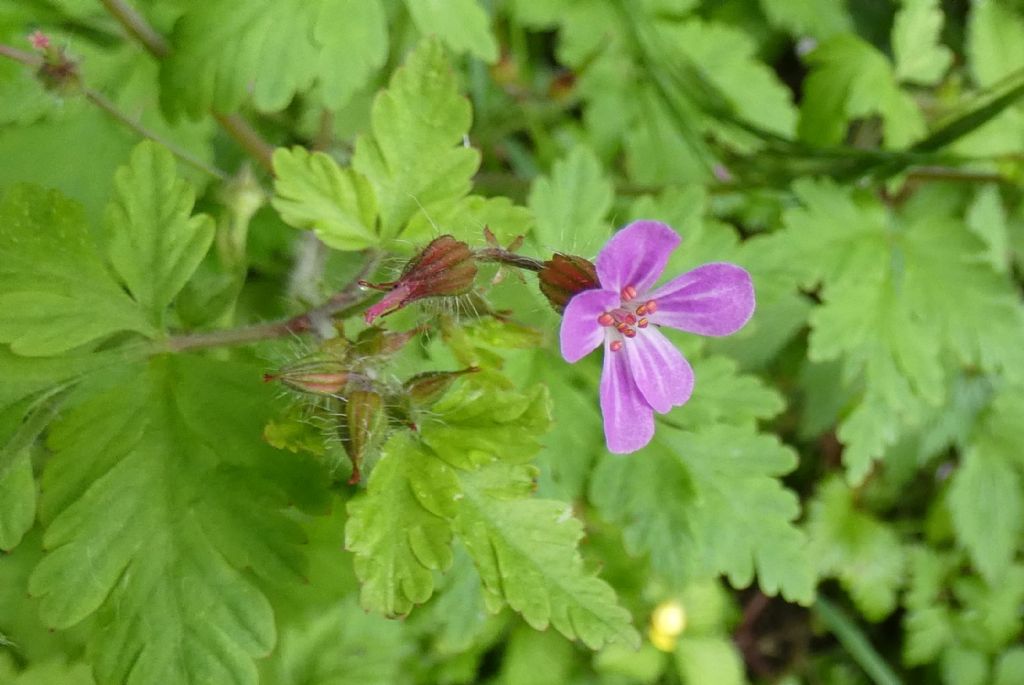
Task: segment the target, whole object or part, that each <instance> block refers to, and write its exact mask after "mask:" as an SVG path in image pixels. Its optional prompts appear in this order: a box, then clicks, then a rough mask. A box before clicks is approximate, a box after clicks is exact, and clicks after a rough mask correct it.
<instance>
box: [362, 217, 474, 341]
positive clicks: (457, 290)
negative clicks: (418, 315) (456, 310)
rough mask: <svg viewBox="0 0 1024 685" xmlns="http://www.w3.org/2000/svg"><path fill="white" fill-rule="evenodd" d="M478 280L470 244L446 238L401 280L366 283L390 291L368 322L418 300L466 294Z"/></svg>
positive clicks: (417, 260) (418, 257) (369, 311)
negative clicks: (476, 279) (376, 283)
mask: <svg viewBox="0 0 1024 685" xmlns="http://www.w3.org/2000/svg"><path fill="white" fill-rule="evenodd" d="M475 278H476V260H475V259H474V258H473V252H472V251H471V250H470V249H469V245H467V244H466V243H464V242H462V241H460V240H456V239H455V238H453V237H452V236H450V235H443V236H441V237H440V238H435V239H434V240H433V241H431V243H430V244H429V245H427V247H426V248H424V250H423V251H422V252H420V253H419V254H418V255H416V256H415V257H413V258H412V259H411V260H409V263H408V264H406V265H405V268H404V269H403V270H402V275H401V276H400V277H399V278H398V280H397V281H393V282H391V283H381V284H378V285H371V284H368V283H367V284H364V285H368V286H369V287H372V288H377V289H378V290H386V291H388V293H387V295H385V296H384V297H383V298H382V299H381V300H380V302H378V303H377V304H375V305H373V306H372V307H370V308H369V309H367V310H366V314H365V315H364V318H365V319H366V322H367V323H373V321H374V319H376V318H377V317H379V316H384V315H385V314H390V313H391V312H393V311H396V310H398V309H401V308H402V307H404V306H405V305H407V304H409V303H410V302H414V301H416V300H421V299H423V298H426V297H443V296H448V297H450V296H454V295H463V294H465V293H467V292H469V290H470V288H472V287H473V280H474V279H475Z"/></svg>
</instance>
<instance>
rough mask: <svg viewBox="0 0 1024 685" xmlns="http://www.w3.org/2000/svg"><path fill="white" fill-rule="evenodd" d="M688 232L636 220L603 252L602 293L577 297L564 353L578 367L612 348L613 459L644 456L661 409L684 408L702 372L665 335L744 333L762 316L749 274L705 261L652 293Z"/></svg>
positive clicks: (605, 395)
mask: <svg viewBox="0 0 1024 685" xmlns="http://www.w3.org/2000/svg"><path fill="white" fill-rule="evenodd" d="M679 242H680V238H679V234H677V233H676V232H675V231H673V230H672V229H671V228H669V227H668V226H666V225H665V224H663V223H659V222H657V221H634V222H633V223H631V224H629V225H628V226H626V227H625V228H623V229H622V230H621V231H619V232H618V233H616V234H615V235H614V236H613V237H612V239H611V240H609V241H608V243H607V244H605V246H604V247H603V248H602V249H601V252H600V254H598V255H597V262H596V266H597V278H598V281H599V282H600V287H599V288H595V289H592V290H584V291H583V292H580V293H578V294H577V295H575V296H574V297H573V298H572V299H571V300H569V303H568V305H566V308H565V313H564V315H563V318H562V329H561V335H560V338H561V347H562V356H563V357H564V358H565V360H566V361H568V362H570V363H575V362H577V361H579V360H580V359H582V358H583V357H585V356H587V355H588V354H590V353H591V352H593V351H594V350H595V349H597V348H598V346H600V345H601V343H604V370H603V371H602V372H601V413H602V414H603V415H604V435H605V441H606V442H607V444H608V449H609V450H610V451H611V452H615V453H618V454H626V453H629V452H635V451H636V450H638V449H640V448H641V447H643V446H644V445H646V444H647V443H648V442H650V440H651V437H652V436H653V435H654V412H658V413H660V414H664V413H665V412H667V411H669V410H670V409H671V408H672V407H675V406H679V405H682V404H685V403H686V401H687V400H689V399H690V394H691V393H692V392H693V369H692V368H690V364H689V362H687V361H686V358H685V357H683V355H682V353H680V352H679V350H677V349H676V348H675V346H674V345H672V343H671V342H669V340H668V339H667V338H666V337H665V336H664V335H662V333H661V331H659V330H658V328H659V327H661V326H669V327H671V328H677V329H679V330H682V331H687V332H690V333H698V334H700V335H709V336H723V335H729V334H731V333H735V332H736V331H738V330H739V329H740V328H742V327H743V325H744V324H746V323H747V321H749V320H750V317H751V315H753V313H754V286H753V282H752V281H751V279H750V274H748V273H747V272H746V270H745V269H743V268H741V267H739V266H736V265H735V264H728V263H725V262H715V263H712V264H705V265H703V266H699V267H697V268H696V269H693V270H691V271H687V272H686V273H684V274H682V275H681V276H677V277H676V278H673V279H672V280H670V281H668V282H667V283H665V284H664V285H662V286H661V287H658V288H653V286H654V283H655V281H657V280H658V278H659V277H660V276H661V272H662V271H663V270H664V269H665V264H666V263H667V262H668V258H669V254H670V253H671V252H672V251H673V250H674V249H675V248H676V246H678V245H679Z"/></svg>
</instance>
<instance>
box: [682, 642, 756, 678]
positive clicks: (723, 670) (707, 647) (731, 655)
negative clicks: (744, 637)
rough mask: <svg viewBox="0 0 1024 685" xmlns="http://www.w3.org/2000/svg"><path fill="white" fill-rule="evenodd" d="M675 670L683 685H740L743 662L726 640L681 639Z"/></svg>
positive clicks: (742, 674)
mask: <svg viewBox="0 0 1024 685" xmlns="http://www.w3.org/2000/svg"><path fill="white" fill-rule="evenodd" d="M675 657H676V669H677V671H678V673H679V677H680V678H681V679H682V681H683V683H685V684H686V685H699V684H701V683H715V684H716V685H743V683H746V682H747V680H746V677H745V676H744V671H743V659H742V658H741V657H740V654H739V651H738V650H737V648H736V645H735V644H733V642H732V640H730V639H728V638H725V637H710V636H708V637H705V636H700V637H683V638H681V639H680V640H679V642H678V643H677V644H676V651H675Z"/></svg>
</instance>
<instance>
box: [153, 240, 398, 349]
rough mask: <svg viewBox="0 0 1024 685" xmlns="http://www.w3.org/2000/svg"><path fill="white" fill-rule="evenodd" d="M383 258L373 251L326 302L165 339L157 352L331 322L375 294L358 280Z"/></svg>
mask: <svg viewBox="0 0 1024 685" xmlns="http://www.w3.org/2000/svg"><path fill="white" fill-rule="evenodd" d="M381 257H382V255H381V253H379V252H376V251H373V252H370V253H369V254H368V256H367V259H366V261H365V262H364V263H363V266H362V267H360V269H359V272H358V273H357V274H356V275H355V276H354V277H353V278H352V280H351V281H349V283H348V284H347V285H346V286H345V287H344V288H342V289H341V290H339V291H338V292H337V293H335V294H334V295H333V296H331V298H330V299H328V300H327V301H326V302H324V303H323V304H321V305H318V306H316V307H314V308H312V309H310V310H308V311H305V312H303V313H302V314H297V315H295V316H293V317H290V318H287V319H282V320H280V321H269V322H267V323H260V324H253V325H251V326H242V327H240V328H229V329H226V330H222V331H209V332H207V333H186V334H184V335H177V336H172V337H170V338H168V339H167V340H164V341H163V342H162V343H161V344H160V345H159V347H158V349H156V350H155V351H156V352H184V351H186V350H199V349H205V348H210V347H232V346H236V345H248V344H250V343H254V342H260V341H262V340H273V339H275V338H284V337H288V336H292V335H297V334H300V333H308V332H309V331H313V330H316V329H317V328H318V327H319V325H320V323H322V322H325V321H328V320H330V318H331V317H333V316H334V315H336V314H339V313H342V312H344V311H346V310H348V309H351V308H354V307H357V306H361V305H362V304H364V303H365V302H366V301H367V300H368V299H370V297H372V295H367V294H366V293H364V292H363V290H362V288H361V287H360V285H359V281H362V280H365V279H366V278H369V277H370V276H372V275H373V272H374V271H376V270H377V266H378V265H379V264H380V261H381Z"/></svg>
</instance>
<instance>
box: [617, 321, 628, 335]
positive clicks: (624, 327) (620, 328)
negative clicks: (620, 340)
mask: <svg viewBox="0 0 1024 685" xmlns="http://www.w3.org/2000/svg"><path fill="white" fill-rule="evenodd" d="M615 330H617V331H618V332H619V333H625V332H626V331H628V330H629V324H628V323H626V322H622V323H620V324H619V325H618V326H616V327H615Z"/></svg>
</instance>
